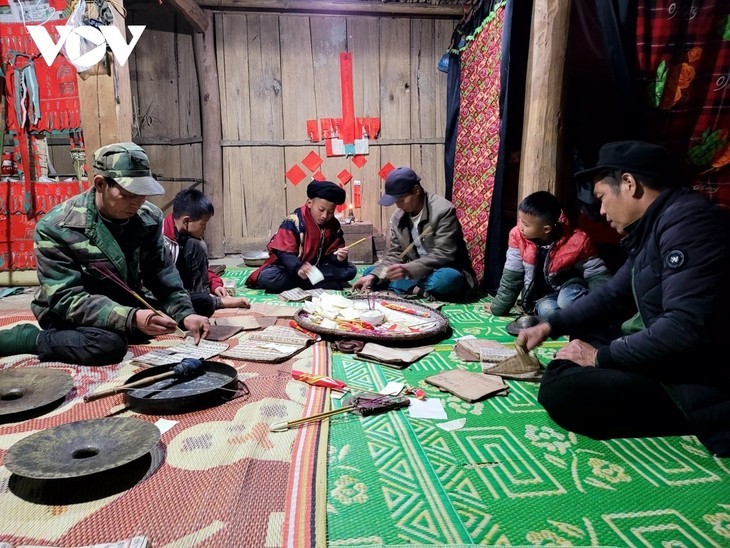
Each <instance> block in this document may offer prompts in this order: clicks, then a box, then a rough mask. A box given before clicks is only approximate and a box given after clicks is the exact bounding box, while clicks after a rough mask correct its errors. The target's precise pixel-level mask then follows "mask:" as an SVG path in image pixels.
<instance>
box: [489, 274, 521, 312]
mask: <svg viewBox="0 0 730 548" xmlns="http://www.w3.org/2000/svg"><path fill="white" fill-rule="evenodd" d="M524 279H525V276H524V273H523V272H515V271H514V270H507V269H506V268H505V269H504V271H503V272H502V279H501V280H499V289H498V290H497V294H496V295H495V297H494V299H493V300H492V308H491V310H492V314H494V315H495V316H506V315H507V314H509V311H510V310H512V307H513V306H514V305H515V303H516V302H517V297H519V295H520V291H522V286H523V283H524Z"/></svg>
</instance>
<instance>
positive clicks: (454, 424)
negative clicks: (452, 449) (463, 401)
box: [436, 419, 466, 432]
mask: <svg viewBox="0 0 730 548" xmlns="http://www.w3.org/2000/svg"><path fill="white" fill-rule="evenodd" d="M436 426H438V427H439V428H440V429H441V430H445V431H446V432H453V431H454V430H461V429H462V428H464V426H466V419H455V420H453V421H447V422H439V423H436Z"/></svg>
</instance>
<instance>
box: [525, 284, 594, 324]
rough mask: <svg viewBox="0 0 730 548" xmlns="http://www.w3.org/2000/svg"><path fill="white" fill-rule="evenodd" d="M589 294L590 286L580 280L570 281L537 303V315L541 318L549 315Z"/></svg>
mask: <svg viewBox="0 0 730 548" xmlns="http://www.w3.org/2000/svg"><path fill="white" fill-rule="evenodd" d="M587 294H588V287H587V286H586V285H585V284H583V283H580V282H575V283H568V284H565V285H564V286H563V287H561V288H560V290H559V291H554V292H552V293H550V294H549V295H546V296H545V297H543V298H542V299H540V300H538V301H537V302H536V303H535V310H536V312H537V315H538V316H540V317H541V318H546V317H548V316H549V315H550V314H551V313H553V312H555V311H556V310H558V309H560V308H568V307H569V306H570V305H571V304H573V303H574V302H575V301H577V300H578V299H580V298H581V297H584V296H585V295H587Z"/></svg>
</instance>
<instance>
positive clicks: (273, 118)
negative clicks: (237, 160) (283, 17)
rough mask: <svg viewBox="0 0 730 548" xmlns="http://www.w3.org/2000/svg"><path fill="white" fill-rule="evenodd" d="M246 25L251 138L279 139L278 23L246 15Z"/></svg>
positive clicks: (281, 125)
mask: <svg viewBox="0 0 730 548" xmlns="http://www.w3.org/2000/svg"><path fill="white" fill-rule="evenodd" d="M247 24H248V74H249V84H250V91H249V97H250V101H251V109H250V116H251V134H252V135H255V138H256V139H263V140H267V139H281V138H283V136H284V122H283V119H282V118H283V112H282V109H283V105H282V96H281V78H282V76H281V54H280V51H279V20H278V17H276V16H275V15H248V16H247Z"/></svg>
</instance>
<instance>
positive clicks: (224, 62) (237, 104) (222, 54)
mask: <svg viewBox="0 0 730 548" xmlns="http://www.w3.org/2000/svg"><path fill="white" fill-rule="evenodd" d="M215 23H216V50H217V51H218V79H219V80H220V86H221V89H220V95H221V118H222V120H221V121H222V122H223V139H224V140H226V139H230V140H236V139H250V138H251V100H250V83H249V77H248V32H247V16H246V15H242V14H238V13H225V14H220V15H216V18H215Z"/></svg>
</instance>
